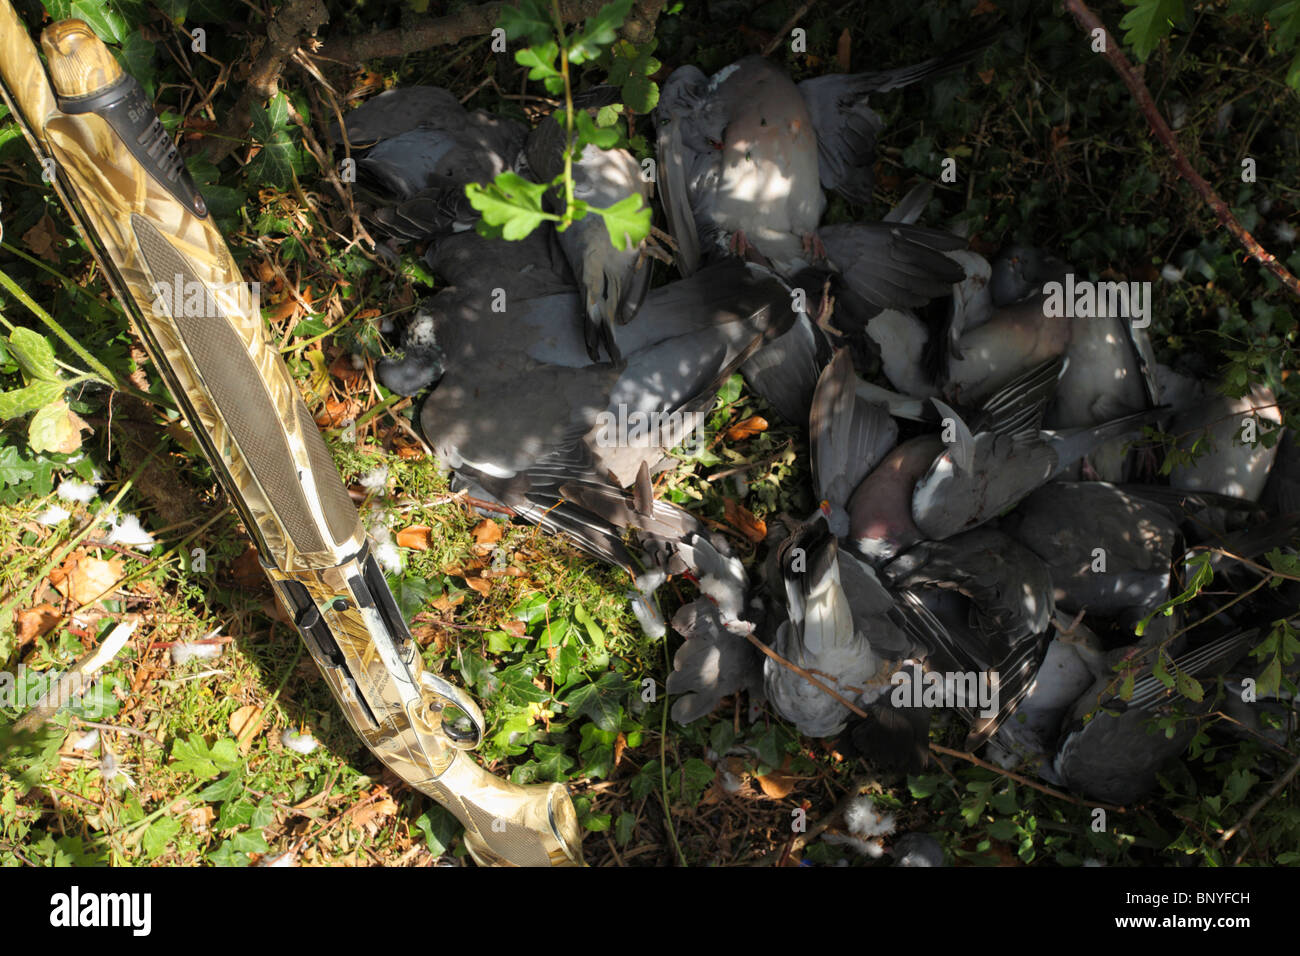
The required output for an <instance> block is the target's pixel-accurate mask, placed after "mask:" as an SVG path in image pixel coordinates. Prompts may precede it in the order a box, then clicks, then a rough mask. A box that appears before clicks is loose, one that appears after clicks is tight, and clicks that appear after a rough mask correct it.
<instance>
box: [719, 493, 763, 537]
mask: <svg viewBox="0 0 1300 956" xmlns="http://www.w3.org/2000/svg"><path fill="white" fill-rule="evenodd" d="M723 514H724V517H725V518H726V520H727V524H729V525H731V526H732V527H733V528H735V529H736V530H737V531H739V532H740V533H741V534H743V535H744V536H745V537H746V538H747V539H748V540H749V541H751V542H752V543H754V544H759V543H761V542H762V541H763V539H764V538H766V537H767V523H766V522H765V521H763V519H762V518H759V517H756V516H755V515H754V513H753V512H752V511H750V510H749V509H748V508H746V507H745V506H744V505H742V504H740V503H738V502H736V501H733V500H732V499H730V498H728V499H726V501H725V502H724V504H723Z"/></svg>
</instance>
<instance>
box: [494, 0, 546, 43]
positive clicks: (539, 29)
mask: <svg viewBox="0 0 1300 956" xmlns="http://www.w3.org/2000/svg"><path fill="white" fill-rule="evenodd" d="M497 25H498V26H500V27H501V28H502V29H504V30H505V31H506V39H507V40H518V39H523V40H524V41H525V42H526V43H528V44H529V45H530V46H536V45H537V44H539V43H544V42H545V41H546V40H548V39H553V37H554V34H553V32H552V31H553V30H554V29H555V27H554V25H553V24H552V22H551V14H550V11H549V8H548V7H547V6H546V4H545V3H543V2H541V0H520V2H519V4H518V6H506V7H503V8H502V10H501V19H500V20H498V21H497Z"/></svg>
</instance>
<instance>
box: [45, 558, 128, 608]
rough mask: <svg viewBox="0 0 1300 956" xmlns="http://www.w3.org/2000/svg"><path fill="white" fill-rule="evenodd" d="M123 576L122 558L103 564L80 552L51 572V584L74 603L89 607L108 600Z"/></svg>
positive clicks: (99, 560)
mask: <svg viewBox="0 0 1300 956" xmlns="http://www.w3.org/2000/svg"><path fill="white" fill-rule="evenodd" d="M123 576H124V575H123V572H122V561H121V559H120V558H113V559H112V560H111V561H104V560H101V559H100V558H96V557H92V556H91V555H89V554H86V553H85V552H84V551H81V552H77V553H76V554H72V555H69V557H68V560H67V561H64V562H63V565H62V566H61V567H58V568H55V569H54V570H53V571H51V572H50V583H51V584H53V585H54V589H55V590H56V591H58V592H59V593H60V594H62V595H63V596H64V597H65V598H68V599H69V600H70V601H72V602H73V603H74V604H87V603H89V602H91V601H94V600H97V599H98V598H100V597H108V596H109V594H111V593H112V592H113V587H114V585H116V584H117V582H118V581H121V580H122V578H123Z"/></svg>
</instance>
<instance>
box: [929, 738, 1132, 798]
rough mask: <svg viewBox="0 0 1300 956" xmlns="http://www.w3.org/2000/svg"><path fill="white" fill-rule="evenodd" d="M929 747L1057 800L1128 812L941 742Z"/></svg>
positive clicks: (938, 752)
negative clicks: (1063, 790) (1074, 793)
mask: <svg viewBox="0 0 1300 956" xmlns="http://www.w3.org/2000/svg"><path fill="white" fill-rule="evenodd" d="M930 749H931V750H933V751H934V752H935V753H937V754H943V755H944V756H946V757H956V758H957V759H959V760H965V761H967V762H969V763H973V764H974V765H975V766H977V767H980V768H982V769H984V770H992V771H993V772H994V773H996V774H999V775H1001V776H1003V777H1006V778H1008V779H1010V780H1014V781H1015V782H1016V783H1020V784H1024V785H1025V786H1026V787H1031V788H1033V789H1034V790H1037V791H1038V792H1039V793H1045V794H1047V795H1048V796H1049V797H1056V799H1058V800H1064V801H1066V802H1067V803H1073V804H1074V805H1075V806H1079V807H1090V808H1096V807H1100V808H1101V809H1103V810H1113V811H1115V812H1116V813H1128V810H1126V809H1125V808H1124V807H1116V806H1113V805H1111V804H1109V803H1098V802H1096V801H1092V800H1080V799H1079V798H1078V797H1072V796H1070V795H1069V794H1068V793H1062V792H1061V791H1060V790H1054V789H1052V788H1051V787H1048V786H1044V785H1043V784H1041V783H1036V782H1035V781H1033V780H1030V779H1029V778H1028V777H1022V776H1021V775H1020V774H1018V773H1012V772H1011V771H1010V770H1003V769H1002V768H1001V767H999V766H998V765H997V764H993V763H989V762H988V761H987V760H981V759H980V758H979V757H977V756H975V755H974V754H972V753H967V752H966V751H964V750H953V749H952V748H951V747H945V746H943V745H942V744H936V743H933V742H931V744H930ZM941 766H942V765H941Z"/></svg>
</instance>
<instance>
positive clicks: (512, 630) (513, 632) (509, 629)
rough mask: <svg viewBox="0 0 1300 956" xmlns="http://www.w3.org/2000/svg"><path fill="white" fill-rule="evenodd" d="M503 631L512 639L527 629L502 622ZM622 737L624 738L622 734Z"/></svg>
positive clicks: (512, 623)
mask: <svg viewBox="0 0 1300 956" xmlns="http://www.w3.org/2000/svg"><path fill="white" fill-rule="evenodd" d="M501 630H503V631H505V632H506V633H507V634H509V635H510V636H511V637H523V636H524V632H525V630H526V628H525V627H524V622H523V621H502V622H501ZM620 736H622V735H621V734H620Z"/></svg>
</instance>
